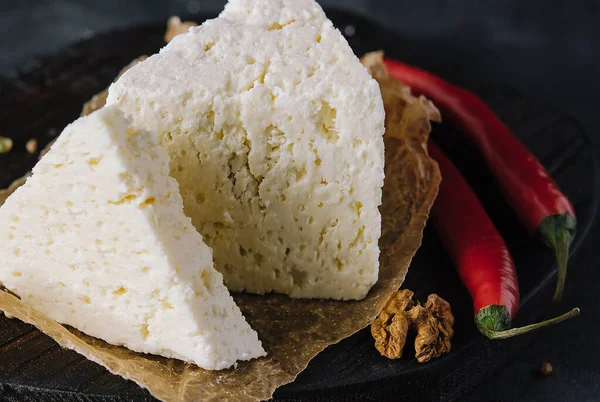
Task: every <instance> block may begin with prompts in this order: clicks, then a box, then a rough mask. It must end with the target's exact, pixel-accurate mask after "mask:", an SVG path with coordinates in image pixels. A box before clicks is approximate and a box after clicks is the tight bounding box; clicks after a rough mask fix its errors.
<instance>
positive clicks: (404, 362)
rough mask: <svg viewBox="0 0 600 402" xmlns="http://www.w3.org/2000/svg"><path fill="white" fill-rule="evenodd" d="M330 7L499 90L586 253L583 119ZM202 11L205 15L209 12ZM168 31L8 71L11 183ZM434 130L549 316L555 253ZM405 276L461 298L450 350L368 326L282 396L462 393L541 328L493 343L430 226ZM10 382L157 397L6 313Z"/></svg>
mask: <svg viewBox="0 0 600 402" xmlns="http://www.w3.org/2000/svg"><path fill="white" fill-rule="evenodd" d="M329 15H330V17H331V18H332V20H333V21H334V23H336V24H337V26H338V27H341V28H342V29H343V28H344V27H345V26H346V25H353V26H354V27H355V31H356V34H355V35H354V36H353V37H351V38H349V42H350V44H351V45H352V47H353V48H354V50H355V52H356V53H357V54H359V55H361V54H363V53H364V52H366V51H370V50H375V49H379V48H382V49H384V50H386V52H387V54H388V55H390V56H391V57H396V58H402V59H403V60H406V61H408V62H411V63H414V64H417V65H420V66H422V67H425V68H428V69H431V70H433V71H436V72H438V73H440V74H441V75H443V76H445V77H446V78H449V79H451V80H453V81H454V82H456V83H458V84H460V85H463V86H465V87H467V88H469V89H471V90H473V91H475V92H476V93H477V94H478V95H480V96H481V97H482V98H483V99H484V100H486V101H488V102H489V103H490V105H491V106H492V107H493V108H494V110H495V111H496V112H497V113H498V114H499V115H500V116H501V117H502V118H503V119H504V120H505V121H506V122H507V123H509V125H510V126H511V128H512V129H513V130H514V131H515V133H516V134H517V135H518V136H519V137H520V138H521V139H522V140H523V141H524V143H525V145H527V146H528V147H529V148H530V149H532V150H533V151H534V153H535V154H536V155H537V156H538V157H539V158H540V160H541V161H542V162H543V163H544V164H545V166H547V167H548V168H549V169H550V171H551V173H553V175H555V177H556V179H557V181H558V183H559V185H560V186H561V188H562V189H563V190H564V191H565V192H566V193H567V195H568V196H569V197H570V198H571V199H572V201H573V203H574V205H575V208H576V212H577V215H578V218H579V221H580V230H579V233H578V236H577V238H576V241H575V244H574V248H573V251H574V254H575V257H577V254H578V251H579V250H580V249H581V248H582V247H585V246H586V244H585V242H584V240H585V236H586V234H587V230H588V229H589V227H590V226H591V224H592V222H593V221H594V219H595V218H596V208H597V205H598V193H597V190H598V188H599V187H600V186H598V175H597V170H598V168H597V163H596V162H595V158H594V155H593V154H592V149H591V147H590V146H589V143H588V141H587V139H586V138H585V136H584V135H583V134H582V131H581V129H580V127H579V125H578V124H577V122H575V121H573V120H572V119H570V118H569V117H566V116H564V115H562V114H560V113H558V112H556V111H553V110H550V109H548V108H546V107H544V106H542V105H537V104H533V103H531V102H529V101H527V100H526V99H524V98H523V97H522V96H520V95H519V93H518V92H517V91H515V90H514V89H512V88H508V87H505V86H503V85H499V84H497V83H495V82H489V81H487V80H485V79H481V78H477V77H471V76H470V75H469V74H468V73H465V72H458V71H452V68H451V65H448V63H447V60H445V59H443V58H440V57H439V55H435V54H431V53H430V52H428V51H427V46H426V43H425V42H423V41H412V42H410V43H408V42H405V41H402V40H401V39H400V38H397V37H394V36H393V35H391V34H390V33H389V32H386V31H385V30H383V29H381V28H378V27H376V26H374V25H372V24H370V23H369V22H368V21H365V20H362V19H359V18H356V17H354V16H352V15H349V14H345V13H341V12H329ZM194 19H195V20H198V21H200V20H202V17H201V16H196V17H195V18H194ZM163 33H164V22H159V23H156V24H150V25H147V26H144V27H138V28H132V29H130V30H126V31H123V32H119V33H113V34H105V35H101V36H98V37H95V38H93V39H91V40H89V41H86V42H82V43H80V44H77V45H74V46H72V47H70V48H68V49H66V50H64V51H63V52H60V53H59V54H56V55H53V56H50V57H43V58H40V59H36V60H32V61H30V62H28V63H26V65H24V66H23V67H22V70H21V72H20V73H18V74H15V75H14V76H13V77H10V78H7V79H6V80H2V81H0V130H1V132H2V135H6V136H10V137H11V138H13V139H14V140H15V147H14V150H13V152H11V153H10V154H8V155H2V156H0V167H1V169H0V188H1V187H6V186H7V185H8V184H9V183H10V182H11V181H12V180H13V179H15V178H16V177H18V176H20V175H22V174H23V173H25V172H26V171H27V170H29V169H30V168H31V167H32V166H33V164H34V163H35V161H36V156H33V155H29V154H28V153H27V152H26V150H25V143H26V142H27V141H28V140H29V139H30V138H36V139H38V142H39V143H40V148H41V147H43V146H44V145H45V144H46V143H47V142H49V141H50V140H51V139H52V138H54V136H56V135H57V134H58V133H59V132H60V131H61V130H62V128H63V127H64V126H65V125H66V124H67V123H69V122H71V121H72V120H74V119H75V118H76V117H77V116H78V115H79V112H80V110H81V105H82V104H83V102H85V101H86V100H87V99H89V98H90V97H91V95H93V94H94V93H96V92H99V91H100V90H102V89H103V88H104V87H105V86H106V85H107V84H108V83H110V82H111V80H112V79H113V78H114V76H115V75H116V74H117V72H118V71H119V69H120V68H121V67H122V66H124V65H125V64H127V63H128V62H129V61H130V60H132V59H133V58H135V57H137V56H138V55H140V54H151V53H153V52H155V51H156V50H157V49H158V48H159V47H160V46H161V45H162V35H163ZM434 136H435V138H436V140H437V141H438V143H439V144H440V145H441V146H442V147H443V148H444V149H445V150H446V152H447V153H448V154H449V156H450V157H451V158H452V159H453V160H454V161H455V162H456V164H457V165H458V166H459V168H460V169H461V170H462V171H463V173H465V176H466V177H467V180H468V181H469V182H470V183H471V185H472V186H473V187H474V189H475V190H476V192H477V194H478V195H479V197H480V198H481V200H482V202H483V204H484V205H485V207H486V210H487V211H488V212H489V214H490V216H491V217H492V219H493V220H494V222H495V223H496V225H497V226H498V228H499V230H500V232H501V233H502V234H503V235H504V237H505V239H506V240H507V243H508V244H509V246H510V248H511V251H512V253H513V255H514V257H515V261H516V265H517V270H518V273H519V279H520V290H521V294H522V303H523V305H522V308H521V310H520V312H519V315H518V317H517V320H516V322H515V324H516V325H521V324H523V323H529V322H532V321H533V320H536V319H538V318H539V317H540V316H541V315H542V313H543V312H544V309H543V307H544V306H545V303H546V302H547V301H548V300H549V298H550V295H551V288H552V287H553V282H552V281H553V279H554V273H555V266H554V262H553V259H552V256H551V254H550V253H549V252H548V251H547V250H545V249H544V247H543V246H541V245H540V244H539V243H537V242H535V241H534V240H532V239H530V238H529V237H528V236H527V235H526V233H525V232H524V231H523V230H522V229H521V228H520V226H519V224H518V221H517V218H516V216H515V215H514V214H513V213H512V211H510V209H509V208H508V207H507V206H506V205H505V204H504V202H502V197H501V195H500V193H499V191H498V190H497V188H496V186H495V184H494V181H493V179H492V178H491V176H490V174H489V172H488V171H487V169H486V168H485V165H484V164H483V162H482V161H481V159H480V158H479V157H478V156H477V153H476V152H475V150H474V149H473V148H472V147H470V146H469V144H467V143H465V142H464V141H463V140H462V139H461V136H460V133H458V132H456V131H455V130H454V129H453V128H452V127H447V126H445V125H438V126H435V127H434ZM573 262H575V263H576V262H577V261H576V258H575V261H573ZM573 262H572V263H571V266H573ZM405 286H406V287H408V288H410V289H413V290H415V296H416V297H417V298H420V299H424V298H425V297H426V296H427V295H428V294H429V293H431V292H437V293H438V294H440V296H442V297H444V298H445V299H446V300H448V301H449V302H450V303H451V305H452V307H453V312H454V314H455V317H456V324H455V331H456V335H455V338H454V339H453V351H452V352H451V353H450V354H449V355H447V356H445V357H443V358H441V359H438V360H435V361H433V362H431V363H428V364H424V365H419V364H418V363H416V361H414V360H413V359H410V358H403V359H400V360H395V361H389V360H387V359H385V358H382V357H380V356H378V353H377V352H376V351H375V349H374V348H373V345H372V343H373V341H372V339H371V338H370V335H369V333H368V331H361V332H359V333H357V334H356V335H354V336H352V337H351V338H348V339H346V340H344V341H342V342H340V343H339V344H337V345H335V346H332V347H329V348H327V349H326V350H325V351H324V352H322V353H321V354H320V355H319V356H317V358H315V359H314V360H313V361H312V362H311V364H310V365H309V367H308V368H307V369H306V370H305V372H304V373H302V374H301V375H300V376H299V377H298V379H297V380H296V381H295V382H294V383H292V384H290V385H287V386H284V387H282V388H281V389H280V390H279V391H278V392H277V393H276V395H275V399H277V400H287V401H304V400H318V401H338V400H347V399H348V398H350V396H351V397H352V399H360V400H388V399H391V398H392V397H393V399H395V400H415V399H437V400H447V399H452V398H455V397H457V396H458V395H460V394H461V393H463V392H465V391H466V390H468V389H469V388H470V387H472V386H474V385H475V384H477V383H478V382H480V381H481V380H482V379H484V378H485V377H487V376H489V375H490V374H491V373H492V372H493V371H494V370H496V369H497V368H499V367H500V366H501V365H502V364H503V363H504V362H506V361H508V360H509V359H510V358H511V357H512V356H514V354H515V353H517V352H518V351H519V350H520V349H521V348H522V347H523V346H524V345H526V344H527V343H528V342H531V341H532V340H534V339H535V337H536V335H535V334H530V335H527V336H524V337H521V338H515V339H511V340H508V341H502V342H491V341H488V340H486V339H483V338H482V337H480V336H479V334H478V333H477V331H476V329H475V328H474V326H473V325H472V307H471V301H470V299H469V296H468V294H467V293H466V291H464V290H463V289H462V286H461V284H460V282H459V281H458V279H457V277H456V275H455V273H454V271H453V268H452V266H451V264H450V262H449V260H448V258H447V256H446V255H445V253H444V252H443V250H442V248H441V245H440V244H439V242H438V240H437V238H436V237H435V235H434V234H433V232H432V231H431V230H430V229H429V228H428V230H426V234H425V239H424V244H423V246H422V248H421V250H420V251H419V252H418V254H417V256H416V257H415V259H414V260H413V264H412V267H411V270H410V271H409V275H408V277H407V280H406V282H405ZM0 382H1V383H2V385H1V386H0V399H2V400H7V401H67V402H70V401H102V402H108V401H111V402H112V401H150V400H153V399H152V398H151V397H150V396H149V395H148V393H147V392H145V391H144V390H142V389H140V388H138V387H137V386H136V385H135V384H133V383H132V382H129V381H125V380H123V379H121V378H119V377H116V376H113V375H110V374H109V373H108V372H107V371H106V370H104V369H103V368H102V367H100V366H98V365H96V364H95V363H92V362H89V361H87V360H85V359H83V358H82V357H80V356H79V355H78V354H77V353H75V352H72V351H66V350H62V349H60V348H58V347H56V345H55V344H54V342H53V341H52V340H51V339H49V338H48V337H46V336H44V335H42V334H40V333H39V332H38V331H37V330H34V329H33V328H32V327H30V326H28V325H26V324H23V323H21V322H20V321H18V320H8V319H6V318H4V317H1V318H0Z"/></svg>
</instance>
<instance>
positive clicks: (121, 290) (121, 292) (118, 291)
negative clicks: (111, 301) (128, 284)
mask: <svg viewBox="0 0 600 402" xmlns="http://www.w3.org/2000/svg"><path fill="white" fill-rule="evenodd" d="M112 293H113V295H117V296H121V295H124V294H125V293H127V289H125V288H124V287H123V286H119V287H118V288H116V289H115V290H113V292H112Z"/></svg>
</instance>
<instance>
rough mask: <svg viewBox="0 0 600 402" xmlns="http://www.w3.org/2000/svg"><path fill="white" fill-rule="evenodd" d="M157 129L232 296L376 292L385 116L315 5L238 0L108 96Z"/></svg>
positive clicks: (299, 0)
mask: <svg viewBox="0 0 600 402" xmlns="http://www.w3.org/2000/svg"><path fill="white" fill-rule="evenodd" d="M108 103H109V104H116V105H118V107H120V108H121V109H123V110H124V111H125V112H126V113H127V114H128V115H131V116H133V120H134V124H135V125H136V126H137V127H142V128H148V129H153V130H156V131H157V132H158V133H159V137H160V142H161V144H162V145H163V146H164V147H165V148H166V149H167V150H168V151H169V154H170V156H171V164H170V168H171V174H172V175H173V177H175V178H176V179H177V181H178V182H179V185H180V189H181V194H182V197H183V201H184V206H185V211H186V214H187V215H188V216H190V217H191V219H192V222H193V224H194V225H195V227H196V228H197V229H198V230H199V231H200V233H202V235H203V236H204V238H205V241H206V243H207V244H208V245H209V246H211V247H212V249H213V252H214V259H215V267H216V268H217V269H218V270H219V271H220V272H222V273H223V276H224V278H225V284H226V286H227V287H228V288H229V289H230V290H235V291H242V290H245V291H248V292H252V293H260V294H262V293H266V292H271V291H275V292H280V293H285V294H288V295H290V296H292V297H305V298H333V299H361V298H363V297H364V296H365V295H366V294H367V292H368V290H369V289H370V288H371V286H372V285H373V284H374V283H375V282H376V281H377V276H378V269H379V263H378V258H379V248H378V239H379V237H380V232H381V217H380V214H379V211H378V206H379V205H380V203H381V187H382V185H383V164H384V149H383V138H382V135H383V132H384V110H383V103H382V100H381V94H380V92H379V87H378V85H377V83H376V82H375V81H374V80H373V79H372V78H371V77H370V75H369V74H368V72H367V71H366V69H365V68H364V67H363V66H362V65H361V64H360V62H359V60H358V59H357V58H356V56H355V55H354V54H353V52H352V50H351V49H350V47H349V45H348V43H347V42H346V40H345V39H344V37H343V36H342V35H341V33H340V32H339V31H338V30H337V29H335V28H334V27H333V25H332V23H331V21H329V20H328V19H327V18H326V16H325V14H324V13H323V11H322V9H321V8H320V7H319V5H318V4H317V3H316V2H314V1H313V0H232V1H230V2H229V3H228V4H227V5H226V7H225V10H224V11H223V12H222V13H221V15H220V16H219V18H216V19H213V20H209V21H207V22H205V23H204V24H203V25H201V26H199V27H194V28H191V29H190V31H189V32H188V33H186V34H182V35H179V36H177V37H176V38H175V39H174V40H173V41H172V42H171V43H169V44H168V45H167V46H166V47H164V48H163V49H162V50H161V51H160V53H158V54H156V55H154V56H152V57H150V58H149V59H147V60H146V61H144V62H142V63H140V64H138V65H137V66H135V67H134V68H132V69H131V70H129V71H128V72H127V73H125V74H124V75H123V76H122V77H121V78H120V79H119V80H118V81H117V82H116V83H115V84H113V85H112V86H111V87H110V90H109V96H108Z"/></svg>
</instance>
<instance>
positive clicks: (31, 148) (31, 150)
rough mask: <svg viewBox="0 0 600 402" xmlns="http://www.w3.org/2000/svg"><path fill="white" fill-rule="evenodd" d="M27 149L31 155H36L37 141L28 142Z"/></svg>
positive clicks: (33, 139)
mask: <svg viewBox="0 0 600 402" xmlns="http://www.w3.org/2000/svg"><path fill="white" fill-rule="evenodd" d="M25 148H26V149H27V152H29V153H30V154H34V153H36V152H37V150H38V143H37V140H36V139H35V138H32V139H30V140H29V141H27V144H25Z"/></svg>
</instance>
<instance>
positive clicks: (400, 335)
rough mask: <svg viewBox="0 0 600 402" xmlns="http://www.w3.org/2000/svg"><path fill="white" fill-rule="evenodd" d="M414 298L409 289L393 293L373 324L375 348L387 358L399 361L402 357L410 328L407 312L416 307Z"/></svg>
mask: <svg viewBox="0 0 600 402" xmlns="http://www.w3.org/2000/svg"><path fill="white" fill-rule="evenodd" d="M413 296H414V293H413V292H412V291H410V290H408V289H403V290H399V291H396V292H394V293H392V295H391V296H390V298H389V300H388V301H387V303H386V304H385V306H384V307H383V310H381V313H379V316H378V317H377V318H376V319H375V321H373V323H372V324H371V335H373V338H374V339H375V347H376V348H377V350H378V351H379V353H381V354H382V355H383V356H385V357H388V358H390V359H397V358H399V357H401V356H402V349H403V348H404V344H405V343H406V334H407V333H408V327H409V322H408V317H407V315H406V310H408V309H410V308H411V307H412V306H413V305H414V301H413V300H412V298H413Z"/></svg>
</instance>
